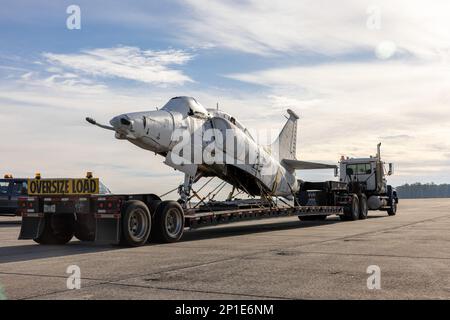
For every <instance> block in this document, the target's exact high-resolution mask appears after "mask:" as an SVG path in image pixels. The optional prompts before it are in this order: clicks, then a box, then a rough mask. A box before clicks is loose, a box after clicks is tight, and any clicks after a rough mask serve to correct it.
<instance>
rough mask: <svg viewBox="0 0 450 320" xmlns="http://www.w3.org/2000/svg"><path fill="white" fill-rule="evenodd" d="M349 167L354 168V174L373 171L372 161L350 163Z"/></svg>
mask: <svg viewBox="0 0 450 320" xmlns="http://www.w3.org/2000/svg"><path fill="white" fill-rule="evenodd" d="M347 169H352V171H353V174H371V173H372V169H371V166H370V163H356V164H348V165H347Z"/></svg>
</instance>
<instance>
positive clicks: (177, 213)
mask: <svg viewBox="0 0 450 320" xmlns="http://www.w3.org/2000/svg"><path fill="white" fill-rule="evenodd" d="M153 218H154V228H153V230H152V236H151V240H152V241H156V242H160V243H173V242H177V241H178V240H180V239H181V237H182V236H183V231H184V212H183V208H182V207H181V205H180V204H179V203H178V202H177V201H172V200H169V201H162V202H161V203H160V204H159V205H158V207H157V208H156V212H155V215H154V217H153Z"/></svg>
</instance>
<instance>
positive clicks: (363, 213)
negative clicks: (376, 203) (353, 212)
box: [359, 194, 369, 220]
mask: <svg viewBox="0 0 450 320" xmlns="http://www.w3.org/2000/svg"><path fill="white" fill-rule="evenodd" d="M368 212H369V208H368V206H367V197H366V195H365V194H361V195H360V199H359V219H361V220H364V219H367V214H368Z"/></svg>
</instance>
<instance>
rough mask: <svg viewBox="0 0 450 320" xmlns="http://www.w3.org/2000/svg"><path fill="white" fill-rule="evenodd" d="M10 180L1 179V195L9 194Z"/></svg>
mask: <svg viewBox="0 0 450 320" xmlns="http://www.w3.org/2000/svg"><path fill="white" fill-rule="evenodd" d="M8 189H9V182H7V181H0V196H5V195H8Z"/></svg>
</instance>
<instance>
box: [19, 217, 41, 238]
mask: <svg viewBox="0 0 450 320" xmlns="http://www.w3.org/2000/svg"><path fill="white" fill-rule="evenodd" d="M44 227H45V218H44V217H43V216H42V217H41V216H37V217H22V226H21V228H20V233H19V240H28V239H36V238H38V237H39V236H40V235H41V234H42V232H43V231H44Z"/></svg>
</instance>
